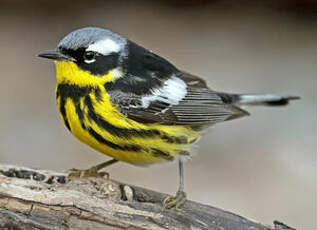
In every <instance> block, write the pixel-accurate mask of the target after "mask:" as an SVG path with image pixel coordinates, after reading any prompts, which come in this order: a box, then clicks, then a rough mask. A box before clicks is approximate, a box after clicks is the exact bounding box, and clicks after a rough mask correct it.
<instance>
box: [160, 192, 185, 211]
mask: <svg viewBox="0 0 317 230" xmlns="http://www.w3.org/2000/svg"><path fill="white" fill-rule="evenodd" d="M186 199H187V197H186V193H185V192H183V191H178V192H177V193H176V196H169V197H166V198H165V199H164V201H163V206H164V208H165V209H171V208H176V209H178V208H180V207H182V206H183V205H184V203H185V201H186Z"/></svg>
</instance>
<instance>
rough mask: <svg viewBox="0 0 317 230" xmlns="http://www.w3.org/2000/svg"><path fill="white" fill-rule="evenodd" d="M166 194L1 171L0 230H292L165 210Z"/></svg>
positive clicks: (199, 211)
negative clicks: (163, 206)
mask: <svg viewBox="0 0 317 230" xmlns="http://www.w3.org/2000/svg"><path fill="white" fill-rule="evenodd" d="M165 197H166V194H162V193H158V192H154V191H151V190H148V189H144V188H139V187H136V186H130V185H126V184H122V183H120V182H117V181H113V180H109V179H106V178H87V179H86V178H83V179H71V180H69V179H68V178H67V177H66V174H63V173H58V172H53V171H48V170H35V169H29V168H25V167H17V166H9V165H0V229H23V230H29V229H49V230H50V229H54V230H55V229H79V230H80V229H85V230H86V229H93V230H98V229H182V230H186V229H206V230H207V229H208V230H218V229H219V230H220V229H228V230H229V229H230V230H243V229H253V230H269V229H276V230H277V229H279V230H282V229H284V230H286V229H289V230H290V229H292V228H289V227H287V226H286V225H283V224H282V223H280V222H275V223H274V224H275V227H274V228H269V227H266V226H263V225H261V224H258V223H255V222H252V221H250V220H248V219H246V218H244V217H241V216H239V215H236V214H233V213H230V212H227V211H223V210H221V209H217V208H214V207H210V206H207V205H203V204H199V203H196V202H192V201H188V202H186V203H185V205H184V206H183V207H182V208H181V209H179V210H176V209H172V210H164V209H163V208H162V205H161V204H162V201H163V199H164V198H165Z"/></svg>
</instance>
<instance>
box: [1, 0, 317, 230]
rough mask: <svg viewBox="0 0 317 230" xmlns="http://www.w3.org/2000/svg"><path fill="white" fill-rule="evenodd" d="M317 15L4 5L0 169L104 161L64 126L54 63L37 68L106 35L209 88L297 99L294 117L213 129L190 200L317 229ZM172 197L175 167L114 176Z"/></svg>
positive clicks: (123, 167) (268, 115) (271, 4)
mask: <svg viewBox="0 0 317 230" xmlns="http://www.w3.org/2000/svg"><path fill="white" fill-rule="evenodd" d="M316 9H317V4H316V3H315V2H314V1H277V0H274V1H273V0H272V1H237V0H236V1H234V0H232V1H220V0H219V1H192V2H188V1H153V2H151V1H122V2H118V1H88V0H86V1H76V2H72V1H34V0H33V1H22V0H21V1H17V0H16V1H1V2H0V28H1V32H0V35H1V36H0V51H1V52H0V63H1V64H0V65H1V72H0V75H1V84H0V106H1V113H0V127H1V129H0V161H1V163H10V164H18V165H25V166H31V167H39V168H51V169H58V170H62V169H67V168H73V167H77V168H87V167H88V166H91V165H94V164H97V163H100V162H102V161H104V160H106V159H108V158H107V157H106V156H103V155H101V154H99V153H97V152H95V151H94V150H92V149H90V148H89V147H87V146H85V145H84V144H81V143H80V142H79V141H77V140H76V139H75V138H74V137H72V136H71V134H70V133H68V132H67V130H66V129H65V127H63V125H62V123H61V122H60V120H59V117H58V112H57V108H56V106H55V93H54V89H55V84H56V82H55V81H56V80H55V77H54V74H55V70H54V66H53V63H51V62H49V61H47V60H42V59H39V58H37V57H36V54H37V53H39V52H40V51H42V50H46V49H50V48H54V47H55V46H56V44H57V42H58V41H59V40H60V39H61V38H62V37H63V36H64V35H66V34H67V33H68V32H70V31H72V30H74V29H76V28H80V27H84V26H87V25H95V26H100V27H105V28H109V29H111V30H113V31H115V32H118V33H120V34H122V35H124V36H126V37H128V38H130V39H131V40H133V41H135V42H137V43H139V44H141V45H143V46H145V47H147V48H149V49H151V50H153V51H154V52H156V53H158V54H160V55H162V56H164V57H166V58H167V59H169V60H170V61H172V62H173V63H174V64H175V65H177V66H178V67H179V68H181V69H184V70H186V71H188V72H191V73H194V74H197V75H200V76H203V77H205V78H206V79H208V82H209V85H210V86H211V87H212V88H214V89H217V90H223V91H229V92H258V93H281V94H295V95H300V96H301V97H302V98H303V99H302V100H301V101H298V102H294V103H293V104H292V105H291V106H289V107H287V108H250V112H251V113H252V116H251V117H247V118H244V119H240V120H235V121H231V122H227V123H223V124H219V125H217V126H215V127H213V128H212V129H211V130H210V131H209V132H208V134H207V135H206V136H205V137H204V138H203V139H202V140H201V142H200V144H199V146H200V147H199V148H197V150H196V151H197V152H199V155H198V156H196V157H195V158H193V159H192V160H191V161H190V162H188V163H186V165H185V187H186V190H187V192H188V194H189V198H190V199H192V200H195V201H199V202H203V203H206V204H210V205H213V206H217V207H220V208H222V209H226V210H230V211H233V212H236V213H239V214H241V215H244V216H248V217H250V218H252V219H255V220H257V221H260V222H262V223H265V224H270V223H272V221H273V220H274V219H278V220H281V221H285V222H287V223H288V224H290V225H292V226H294V227H297V228H299V229H315V228H316V224H315V218H316V214H317V184H316V181H317V167H316V165H317V154H316V149H317V144H316V141H317V140H316V134H317V123H316V117H317V106H316V100H317V91H316V87H317V79H316V72H317V65H316V64H317V63H316V60H317V10H316ZM108 171H109V172H110V173H111V176H112V178H115V179H118V180H121V181H125V182H128V183H132V184H136V185H140V186H145V187H148V188H152V189H155V190H158V191H162V192H166V193H174V192H175V191H176V188H177V184H176V182H177V167H176V165H173V164H167V165H161V166H157V167H152V168H138V167H134V166H130V165H127V164H124V163H120V164H117V165H115V166H113V167H111V168H109V169H108Z"/></svg>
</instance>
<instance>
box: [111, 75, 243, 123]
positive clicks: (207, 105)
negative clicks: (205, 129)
mask: <svg viewBox="0 0 317 230" xmlns="http://www.w3.org/2000/svg"><path fill="white" fill-rule="evenodd" d="M177 77H178V78H179V79H181V80H183V81H184V82H185V83H186V95H185V96H184V98H182V99H181V100H179V101H178V103H177V104H175V103H174V102H169V97H168V96H166V95H160V96H158V97H156V100H152V101H151V102H150V103H149V104H147V106H146V105H145V103H144V97H151V95H148V94H145V95H137V94H134V93H132V92H123V91H120V90H110V91H108V92H109V94H110V97H111V101H112V102H113V104H114V105H116V106H117V108H118V109H119V111H120V112H122V113H123V114H125V115H126V116H127V117H128V118H130V119H132V120H135V121H138V122H141V123H158V124H165V125H212V124H215V123H217V122H222V121H225V120H230V119H234V118H238V117H241V116H245V115H248V113H247V112H246V111H244V110H242V109H240V108H239V107H237V106H234V105H231V104H227V103H225V102H224V101H223V99H222V98H221V97H220V96H219V95H218V93H217V92H215V91H212V90H211V89H209V88H208V87H207V86H206V83H205V82H204V81H203V80H202V79H200V78H198V77H195V76H193V75H190V74H187V73H179V75H178V76H177ZM171 96H172V97H173V95H171Z"/></svg>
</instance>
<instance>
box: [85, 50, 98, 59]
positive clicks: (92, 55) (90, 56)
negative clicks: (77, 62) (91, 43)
mask: <svg viewBox="0 0 317 230" xmlns="http://www.w3.org/2000/svg"><path fill="white" fill-rule="evenodd" d="M95 58H96V53H95V52H92V51H87V52H85V53H84V60H85V61H92V60H94V59H95Z"/></svg>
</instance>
